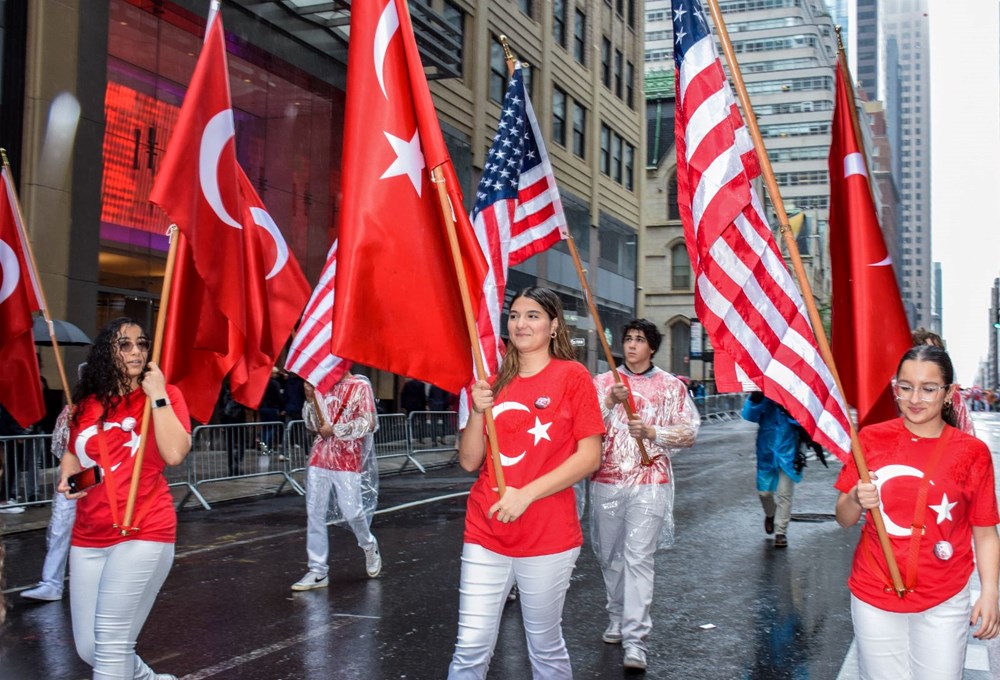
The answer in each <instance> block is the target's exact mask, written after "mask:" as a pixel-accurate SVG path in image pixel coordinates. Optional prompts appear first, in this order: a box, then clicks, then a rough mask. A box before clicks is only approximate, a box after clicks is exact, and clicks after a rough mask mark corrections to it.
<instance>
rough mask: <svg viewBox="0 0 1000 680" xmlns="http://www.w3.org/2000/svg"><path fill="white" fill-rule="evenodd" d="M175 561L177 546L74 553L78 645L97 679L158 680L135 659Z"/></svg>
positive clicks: (139, 544) (131, 544)
mask: <svg viewBox="0 0 1000 680" xmlns="http://www.w3.org/2000/svg"><path fill="white" fill-rule="evenodd" d="M173 561H174V544H173V543H157V542H154V541H125V542H124V543H119V544H117V545H114V546H111V547H110V548H78V547H73V548H71V549H70V551H69V586H70V589H69V596H70V611H71V612H72V614H73V640H74V641H75V642H76V652H77V654H79V655H80V658H81V659H83V660H84V661H86V662H87V664H89V665H90V666H91V667H92V668H93V669H94V676H93V677H94V680H97V679H98V678H109V679H111V680H127V679H128V678H132V679H134V680H155V678H156V674H155V673H154V672H153V671H152V669H150V667H149V666H147V665H146V664H145V663H144V662H143V661H142V659H140V658H139V657H138V656H136V653H135V641H136V638H138V637H139V631H141V630H142V626H143V624H144V623H145V622H146V617H147V616H149V610H150V609H152V607H153V602H154V601H155V600H156V594H157V593H159V592H160V587H161V586H162V585H163V582H164V581H165V580H166V578H167V574H168V573H169V572H170V565H171V564H172V563H173Z"/></svg>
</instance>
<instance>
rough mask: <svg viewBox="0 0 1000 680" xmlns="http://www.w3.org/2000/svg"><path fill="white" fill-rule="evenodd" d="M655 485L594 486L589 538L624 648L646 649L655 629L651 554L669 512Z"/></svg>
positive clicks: (612, 616)
mask: <svg viewBox="0 0 1000 680" xmlns="http://www.w3.org/2000/svg"><path fill="white" fill-rule="evenodd" d="M658 487H659V485H657V484H640V485H637V486H621V485H616V484H602V483H600V482H591V484H590V495H591V499H592V504H591V508H590V511H591V513H593V514H592V518H593V521H592V523H591V534H592V535H591V540H592V541H593V542H594V549H595V551H596V552H597V559H598V562H600V564H601V573H602V574H603V575H604V587H605V588H606V589H607V594H608V603H607V609H608V618H609V619H610V620H611V621H618V622H620V623H621V626H622V645H624V646H632V647H638V648H639V649H641V650H643V651H647V647H646V637H647V636H648V635H649V631H650V630H651V629H652V628H653V619H652V616H651V615H650V605H651V604H652V602H653V576H654V570H653V555H654V553H655V552H656V545H657V542H658V540H659V538H660V531H661V530H662V529H663V518H664V516H665V515H666V512H667V494H666V493H665V492H664V490H663V489H660V488H658Z"/></svg>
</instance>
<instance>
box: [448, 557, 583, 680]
mask: <svg viewBox="0 0 1000 680" xmlns="http://www.w3.org/2000/svg"><path fill="white" fill-rule="evenodd" d="M579 555H580V549H579V548H573V549H572V550H567V551H565V552H561V553H556V554H554V555H542V556H539V557H507V556H505V555H500V554H498V553H495V552H493V551H491V550H487V549H486V548H484V547H482V546H481V545H475V544H472V543H466V544H465V547H464V548H463V549H462V582H461V586H460V597H459V604H458V642H456V643H455V655H454V657H452V660H451V666H450V667H449V668H448V679H449V680H466V679H467V678H475V679H476V680H479V679H481V678H485V677H486V671H487V670H488V669H489V667H490V659H492V658H493V648H494V647H495V646H496V642H497V634H498V632H499V630H500V616H501V615H502V614H503V606H504V603H505V602H506V601H507V593H509V592H510V589H511V586H512V585H514V583H517V588H518V598H519V601H520V604H521V618H522V619H524V635H525V638H526V639H527V641H528V658H529V659H530V660H531V672H532V677H533V678H535V680H550V679H552V680H554V679H556V678H559V679H566V680H571V679H572V677H573V671H572V668H571V667H570V662H569V651H568V650H567V649H566V641H565V640H564V639H563V635H562V611H563V605H564V604H565V603H566V591H567V590H569V577H570V576H571V575H572V573H573V567H574V566H575V565H576V558H577V557H579Z"/></svg>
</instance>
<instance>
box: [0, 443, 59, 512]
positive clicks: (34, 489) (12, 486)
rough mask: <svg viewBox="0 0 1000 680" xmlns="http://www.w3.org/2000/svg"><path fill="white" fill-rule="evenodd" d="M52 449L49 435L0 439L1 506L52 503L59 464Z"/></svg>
mask: <svg viewBox="0 0 1000 680" xmlns="http://www.w3.org/2000/svg"><path fill="white" fill-rule="evenodd" d="M51 447H52V435H50V434H26V435H12V436H8V437H0V450H2V452H3V476H2V477H0V506H2V507H11V508H13V507H25V506H28V505H38V504H41V503H48V502H51V501H52V493H53V490H54V484H53V479H54V477H55V472H54V471H53V468H58V467H59V461H58V460H56V457H55V456H53V455H52V454H51V453H50V449H51Z"/></svg>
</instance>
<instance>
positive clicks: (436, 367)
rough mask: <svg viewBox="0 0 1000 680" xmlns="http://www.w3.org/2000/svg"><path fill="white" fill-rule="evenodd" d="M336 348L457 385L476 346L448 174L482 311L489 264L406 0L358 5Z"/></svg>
mask: <svg viewBox="0 0 1000 680" xmlns="http://www.w3.org/2000/svg"><path fill="white" fill-rule="evenodd" d="M348 49H349V51H348V64H349V66H348V72H347V107H346V112H345V118H344V161H343V168H344V171H343V194H344V202H343V206H342V210H341V214H340V234H339V237H338V238H339V247H338V253H337V260H338V262H337V275H336V291H337V295H336V299H335V301H334V309H333V339H332V343H331V351H332V353H333V354H335V355H337V356H339V357H343V358H345V359H349V360H352V361H355V362H357V363H361V364H366V365H368V366H373V367H376V368H380V369H383V370H386V371H391V372H393V373H398V374H401V375H406V376H410V377H413V378H417V379H419V380H424V381H427V382H430V383H433V384H435V385H437V386H438V387H441V388H443V389H445V390H448V391H450V392H458V391H459V389H460V388H462V387H464V386H465V385H466V384H468V382H469V380H470V379H471V377H472V358H471V352H470V349H471V342H470V340H469V333H468V330H467V327H466V323H465V316H464V312H463V306H462V300H461V296H460V294H459V287H458V279H457V274H456V269H455V266H454V264H453V261H452V258H451V252H450V246H449V242H448V240H447V236H446V232H445V226H444V222H443V219H442V217H441V207H440V202H439V198H438V192H437V190H436V187H435V186H434V185H433V184H432V183H431V181H430V171H431V169H433V168H435V167H439V166H440V167H441V169H442V170H443V173H444V176H445V181H446V185H447V187H448V192H449V198H450V200H451V208H452V213H453V214H454V217H455V226H456V230H457V232H458V237H459V243H460V245H459V248H460V251H461V255H462V259H463V261H464V263H465V269H466V281H467V282H468V287H469V292H470V296H471V298H472V300H471V302H472V309H478V308H479V299H480V297H481V296H482V281H483V277H484V276H485V273H486V262H485V260H484V258H483V255H482V251H481V249H480V248H479V246H478V243H477V242H476V237H475V233H474V231H473V229H472V225H471V224H470V222H469V218H468V215H467V213H466V210H465V208H464V207H463V201H462V195H461V192H460V191H459V189H458V184H457V182H456V180H455V172H454V168H453V167H452V165H451V161H450V158H449V156H448V150H447V148H446V146H445V143H444V138H443V136H442V135H441V128H440V126H439V124H438V120H437V114H436V113H435V111H434V105H433V102H432V101H431V97H430V90H429V89H428V87H427V79H426V77H425V76H424V72H423V65H422V64H421V62H420V56H419V54H418V52H417V46H416V40H415V39H414V36H413V28H412V26H411V25H410V18H409V14H408V12H407V9H406V3H405V2H404V1H403V0H372V1H371V2H357V3H354V5H353V6H352V10H351V41H350V45H349V48H348Z"/></svg>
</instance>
